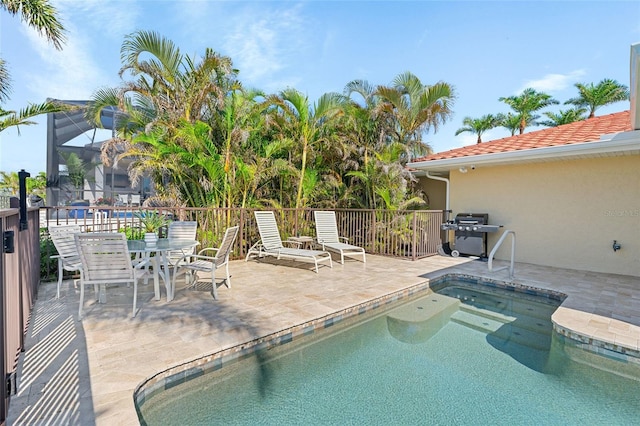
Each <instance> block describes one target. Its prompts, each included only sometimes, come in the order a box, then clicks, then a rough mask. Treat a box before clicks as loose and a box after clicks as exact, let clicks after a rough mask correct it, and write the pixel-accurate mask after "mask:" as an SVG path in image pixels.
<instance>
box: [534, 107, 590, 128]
mask: <svg viewBox="0 0 640 426" xmlns="http://www.w3.org/2000/svg"><path fill="white" fill-rule="evenodd" d="M585 112H587V109H586V108H572V109H568V110H566V111H563V110H560V111H559V112H558V113H554V112H550V111H547V112H545V113H544V115H546V116H547V117H548V118H549V120H545V121H540V122H539V124H541V125H543V126H548V127H556V126H561V125H563V124H569V123H575V122H576V121H582V120H584V119H585V117H584V113H585Z"/></svg>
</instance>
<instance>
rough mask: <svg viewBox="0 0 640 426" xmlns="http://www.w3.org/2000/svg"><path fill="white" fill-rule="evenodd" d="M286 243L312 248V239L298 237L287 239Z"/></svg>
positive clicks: (303, 236) (302, 236)
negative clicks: (290, 242) (291, 242)
mask: <svg viewBox="0 0 640 426" xmlns="http://www.w3.org/2000/svg"><path fill="white" fill-rule="evenodd" d="M288 241H293V242H294V243H298V244H299V245H300V247H307V248H309V249H310V248H312V246H313V237H309V236H305V235H299V236H297V237H289V240H288Z"/></svg>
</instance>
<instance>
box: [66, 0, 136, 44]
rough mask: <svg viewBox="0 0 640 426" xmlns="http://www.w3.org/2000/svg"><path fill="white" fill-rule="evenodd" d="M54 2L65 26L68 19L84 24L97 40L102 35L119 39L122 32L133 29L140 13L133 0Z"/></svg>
mask: <svg viewBox="0 0 640 426" xmlns="http://www.w3.org/2000/svg"><path fill="white" fill-rule="evenodd" d="M54 3H55V6H56V7H57V8H58V9H59V11H60V13H61V15H62V20H63V25H65V27H66V26H67V24H68V22H67V19H68V20H69V21H70V22H75V23H76V24H77V25H78V26H79V27H80V26H84V27H85V29H86V31H87V32H89V31H90V32H91V34H90V35H91V36H94V37H95V38H97V39H98V40H100V38H101V37H103V36H108V37H110V38H112V39H115V40H118V41H119V40H121V39H122V35H123V34H128V33H130V32H132V31H134V30H135V28H136V21H137V19H138V17H139V15H140V10H139V7H138V3H137V2H136V1H135V0H126V1H123V0H113V1H104V0H82V1H78V0H57V1H54Z"/></svg>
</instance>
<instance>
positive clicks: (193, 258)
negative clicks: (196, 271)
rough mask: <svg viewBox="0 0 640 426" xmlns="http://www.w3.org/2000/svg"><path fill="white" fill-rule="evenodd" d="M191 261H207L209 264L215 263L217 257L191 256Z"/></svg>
mask: <svg viewBox="0 0 640 426" xmlns="http://www.w3.org/2000/svg"><path fill="white" fill-rule="evenodd" d="M190 257H191V260H192V261H193V260H196V259H197V260H207V261H209V262H213V261H214V260H216V256H204V255H200V254H193V255H191V256H190Z"/></svg>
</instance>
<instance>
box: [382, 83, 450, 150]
mask: <svg viewBox="0 0 640 426" xmlns="http://www.w3.org/2000/svg"><path fill="white" fill-rule="evenodd" d="M376 93H377V94H378V96H380V97H381V98H382V99H383V100H384V101H385V103H386V104H387V106H388V108H389V109H390V110H391V112H392V113H393V114H392V115H393V116H394V118H395V123H396V129H395V132H396V141H398V142H401V143H403V144H405V146H406V147H407V149H408V151H409V152H410V153H413V154H415V155H424V154H427V153H429V152H430V147H429V146H428V145H427V144H425V143H424V142H423V141H422V134H423V133H424V132H427V131H428V130H429V129H433V131H434V132H437V130H438V127H439V126H440V125H441V124H443V123H445V122H446V121H447V120H448V119H449V118H450V117H451V115H452V114H453V111H452V110H451V107H452V106H453V102H454V100H455V94H454V90H453V86H451V85H449V84H448V83H444V82H438V83H436V84H434V85H432V86H429V85H423V84H422V83H421V82H420V79H418V77H416V76H415V75H413V74H412V73H410V72H405V73H403V74H400V75H398V76H397V77H396V78H395V79H394V81H393V86H392V87H386V86H379V87H378V90H377V92H376ZM406 160H408V158H407V159H405V161H406Z"/></svg>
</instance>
